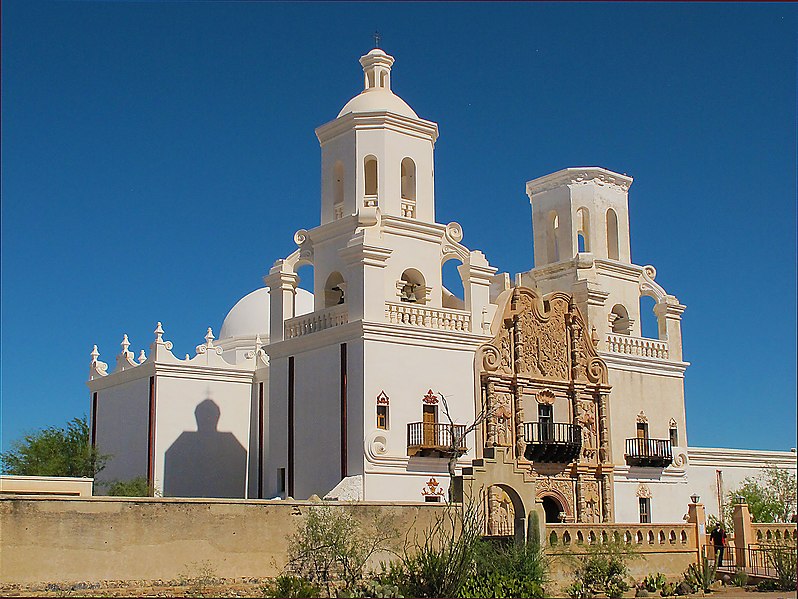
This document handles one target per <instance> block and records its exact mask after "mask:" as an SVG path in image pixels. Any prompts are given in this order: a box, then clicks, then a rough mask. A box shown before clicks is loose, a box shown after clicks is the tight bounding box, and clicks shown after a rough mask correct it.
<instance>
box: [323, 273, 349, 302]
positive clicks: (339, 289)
mask: <svg viewBox="0 0 798 599" xmlns="http://www.w3.org/2000/svg"><path fill="white" fill-rule="evenodd" d="M345 301H346V283H344V278H343V276H341V273H340V272H332V273H330V276H329V277H327V282H326V283H325V284H324V307H325V308H332V307H333V306H337V305H338V304H343V303H344V302H345Z"/></svg>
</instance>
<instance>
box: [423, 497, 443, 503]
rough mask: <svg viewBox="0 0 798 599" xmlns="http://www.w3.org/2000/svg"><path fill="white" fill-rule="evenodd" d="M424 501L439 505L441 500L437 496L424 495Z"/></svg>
mask: <svg viewBox="0 0 798 599" xmlns="http://www.w3.org/2000/svg"><path fill="white" fill-rule="evenodd" d="M424 501H426V502H427V503H440V501H441V498H440V496H439V495H425V496H424Z"/></svg>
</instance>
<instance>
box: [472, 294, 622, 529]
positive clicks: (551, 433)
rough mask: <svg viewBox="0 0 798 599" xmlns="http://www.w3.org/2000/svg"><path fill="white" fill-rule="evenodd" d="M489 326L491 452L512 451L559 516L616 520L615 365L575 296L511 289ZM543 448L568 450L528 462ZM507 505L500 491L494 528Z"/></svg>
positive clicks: (481, 358)
mask: <svg viewBox="0 0 798 599" xmlns="http://www.w3.org/2000/svg"><path fill="white" fill-rule="evenodd" d="M491 330H492V331H493V332H494V338H493V340H492V341H491V342H490V343H488V344H485V345H483V346H482V347H480V349H479V351H478V352H477V367H478V370H479V373H478V377H479V385H480V388H481V390H482V393H481V397H482V401H483V404H484V405H483V406H478V408H482V409H484V411H485V420H484V425H483V431H482V432H483V439H484V446H485V447H486V448H493V447H510V448H513V449H512V450H511V451H514V454H513V458H514V459H515V463H516V465H517V467H518V468H521V469H523V470H525V471H527V472H528V473H529V480H530V482H531V483H532V484H534V485H535V490H534V496H535V498H536V500H537V501H539V502H544V504H545V502H546V501H548V502H549V504H550V505H553V506H555V507H556V509H559V515H558V518H559V519H563V518H564V519H565V521H570V522H601V521H604V522H611V521H613V516H612V489H611V487H612V468H613V467H612V464H611V462H610V461H609V448H608V439H609V436H608V435H607V432H606V396H607V394H608V393H609V391H610V387H609V385H608V383H607V367H606V365H605V364H604V361H603V360H602V359H601V358H599V357H598V355H597V354H596V349H595V344H594V342H593V340H592V338H591V337H590V335H586V334H585V332H586V331H587V327H586V325H585V321H584V319H583V317H582V315H581V314H580V312H579V309H578V308H577V307H576V305H575V304H574V302H573V299H572V297H571V296H569V295H568V294H565V293H560V292H557V293H552V294H549V295H547V296H545V297H541V296H540V295H539V294H538V293H537V292H536V291H534V290H532V289H528V288H525V287H517V288H514V289H512V290H509V291H507V292H506V294H505V297H504V298H503V301H502V298H500V300H499V308H498V309H497V312H496V317H495V319H494V323H493V326H492V329H491ZM602 427H604V429H602ZM536 442H541V443H545V444H549V445H560V446H562V447H563V448H564V450H563V451H564V453H561V454H556V455H553V456H543V457H537V458H536V457H531V458H530V456H535V455H538V454H535V453H534V451H533V452H530V451H529V448H530V446H532V445H534V444H535V443H536ZM569 447H570V449H571V450H572V451H574V450H576V451H575V453H574V454H573V456H571V454H569V453H568V449H569ZM563 456H564V457H563ZM525 484H528V483H525ZM492 488H493V487H492ZM546 498H549V499H548V500H547V499H546ZM499 503H500V502H499V500H498V499H496V498H495V497H493V495H490V497H489V498H488V500H487V504H488V522H489V526H494V525H496V526H498V524H495V523H494V520H496V519H497V518H498V516H494V513H498V512H496V510H498V509H499V508H498V506H499ZM551 509H552V510H553V509H555V508H551ZM547 513H549V512H547ZM551 513H552V514H553V513H554V512H553V511H552V512H551ZM496 522H498V520H496Z"/></svg>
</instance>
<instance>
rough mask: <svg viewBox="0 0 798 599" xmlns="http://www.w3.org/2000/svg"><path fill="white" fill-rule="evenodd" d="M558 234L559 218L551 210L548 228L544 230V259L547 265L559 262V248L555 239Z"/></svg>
mask: <svg viewBox="0 0 798 599" xmlns="http://www.w3.org/2000/svg"><path fill="white" fill-rule="evenodd" d="M559 232H560V217H559V216H557V212H556V211H554V210H552V211H551V212H549V216H548V226H547V229H546V258H547V259H548V263H549V264H551V263H553V262H559V261H560V246H559V240H558V239H557V237H558V236H559Z"/></svg>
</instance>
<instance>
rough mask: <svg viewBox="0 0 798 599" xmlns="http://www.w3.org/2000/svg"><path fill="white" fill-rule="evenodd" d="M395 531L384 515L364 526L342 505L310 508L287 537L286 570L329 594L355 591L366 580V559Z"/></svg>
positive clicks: (384, 545)
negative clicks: (288, 540)
mask: <svg viewBox="0 0 798 599" xmlns="http://www.w3.org/2000/svg"><path fill="white" fill-rule="evenodd" d="M397 534H398V533H397V531H396V529H395V528H394V527H393V525H392V524H391V523H390V521H389V519H388V517H387V516H379V517H376V518H375V519H374V521H373V522H372V526H371V527H370V529H369V530H363V527H361V525H360V524H359V523H358V522H357V520H355V519H354V518H353V517H352V515H351V514H350V513H349V512H348V511H347V510H346V509H345V508H333V507H330V506H322V507H313V508H310V510H309V512H308V516H307V519H306V520H305V522H304V524H303V525H302V526H301V527H300V528H299V530H298V531H297V533H296V534H295V535H293V536H292V537H291V539H290V542H289V547H288V566H287V569H288V571H287V572H286V573H287V574H291V575H293V576H296V577H299V578H301V579H304V581H306V582H307V583H309V584H311V585H315V586H316V587H318V588H320V589H323V590H324V592H325V593H326V596H328V597H332V596H335V595H336V594H347V595H350V596H351V595H354V594H356V593H358V592H359V590H360V589H361V588H362V586H363V584H364V583H365V575H366V571H365V568H366V564H367V562H368V560H369V559H370V558H371V557H372V556H373V555H374V554H375V553H377V552H379V551H385V550H388V549H390V542H391V540H392V539H394V538H395V537H396V536H397Z"/></svg>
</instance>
